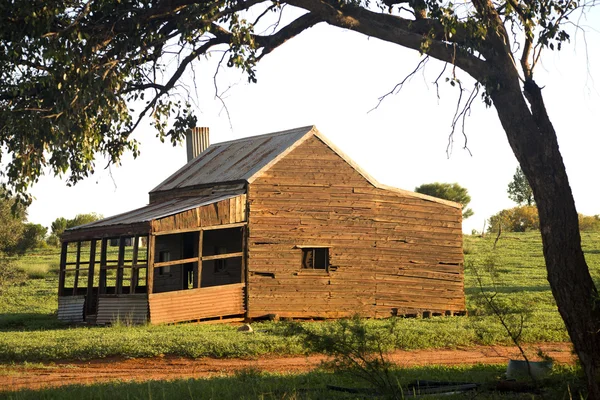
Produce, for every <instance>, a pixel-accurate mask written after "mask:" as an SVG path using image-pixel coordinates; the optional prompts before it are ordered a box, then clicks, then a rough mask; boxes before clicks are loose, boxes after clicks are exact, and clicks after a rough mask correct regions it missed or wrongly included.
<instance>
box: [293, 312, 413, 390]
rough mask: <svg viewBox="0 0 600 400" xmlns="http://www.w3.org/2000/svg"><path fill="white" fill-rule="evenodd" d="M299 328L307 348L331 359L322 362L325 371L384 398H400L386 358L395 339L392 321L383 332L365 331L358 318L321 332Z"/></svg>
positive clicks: (396, 383) (342, 321)
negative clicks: (343, 376)
mask: <svg viewBox="0 0 600 400" xmlns="http://www.w3.org/2000/svg"><path fill="white" fill-rule="evenodd" d="M299 328H300V330H301V331H302V333H303V334H304V337H305V342H306V343H307V347H309V348H312V349H313V350H314V351H316V352H318V353H323V354H327V355H330V356H332V357H333V358H332V360H331V361H327V362H324V366H325V367H326V368H328V369H331V370H332V371H334V372H335V373H341V374H350V375H351V376H353V377H356V378H358V379H360V380H362V381H364V382H366V383H368V384H370V385H371V386H372V387H373V388H374V389H376V390H377V392H378V394H381V395H384V396H386V398H392V399H400V398H403V395H402V388H401V387H400V384H399V382H398V381H397V378H396V377H395V375H394V374H393V373H392V368H393V364H392V363H391V362H390V361H389V360H388V359H387V357H386V353H387V352H389V351H391V350H392V349H393V348H394V343H395V341H396V339H397V337H398V335H399V331H398V329H397V319H396V318H391V319H390V320H389V323H388V325H387V327H386V329H384V330H375V329H369V327H368V326H367V323H366V321H365V320H364V319H362V318H360V317H359V316H358V315H356V316H354V317H353V318H351V319H342V320H338V321H335V322H332V323H330V324H328V325H327V327H326V329H325V330H324V331H321V332H315V331H312V330H309V329H305V328H303V327H302V326H299Z"/></svg>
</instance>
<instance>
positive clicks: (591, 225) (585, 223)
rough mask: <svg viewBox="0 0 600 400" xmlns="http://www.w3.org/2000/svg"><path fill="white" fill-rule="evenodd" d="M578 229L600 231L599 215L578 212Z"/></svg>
mask: <svg viewBox="0 0 600 400" xmlns="http://www.w3.org/2000/svg"><path fill="white" fill-rule="evenodd" d="M579 230H580V231H583V232H600V215H583V214H579Z"/></svg>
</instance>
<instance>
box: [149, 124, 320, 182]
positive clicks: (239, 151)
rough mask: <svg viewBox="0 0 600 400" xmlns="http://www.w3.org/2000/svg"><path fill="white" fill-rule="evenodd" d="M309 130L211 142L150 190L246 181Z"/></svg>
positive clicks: (303, 128)
mask: <svg viewBox="0 0 600 400" xmlns="http://www.w3.org/2000/svg"><path fill="white" fill-rule="evenodd" d="M312 130H316V129H315V127H314V126H305V127H302V128H296V129H290V130H287V131H281V132H275V133H270V134H267V135H261V136H252V137H249V138H245V139H238V140H232V141H229V142H222V143H216V144H213V145H211V146H210V147H209V148H208V149H206V150H205V151H204V152H202V153H201V154H200V155H199V156H198V157H196V158H195V159H193V160H192V161H190V162H189V163H187V164H186V165H184V166H183V167H182V168H180V169H179V171H177V172H175V173H174V174H173V175H171V176H170V177H168V178H167V179H166V180H164V181H163V182H162V183H161V184H160V185H158V186H157V187H155V188H154V189H152V191H151V192H150V193H152V192H159V191H164V190H171V189H177V188H183V187H189V186H199V185H209V184H213V183H221V182H233V181H247V180H248V179H250V178H251V177H252V176H253V175H254V174H256V173H257V172H258V171H260V170H261V169H262V168H264V167H265V166H267V165H268V164H269V163H270V162H272V161H273V160H275V158H277V156H279V155H281V154H282V153H284V152H285V151H286V150H288V149H289V148H290V147H291V146H292V145H293V144H294V143H296V142H297V141H298V140H300V139H302V138H303V137H304V136H305V135H307V134H308V133H310V132H311V131H312Z"/></svg>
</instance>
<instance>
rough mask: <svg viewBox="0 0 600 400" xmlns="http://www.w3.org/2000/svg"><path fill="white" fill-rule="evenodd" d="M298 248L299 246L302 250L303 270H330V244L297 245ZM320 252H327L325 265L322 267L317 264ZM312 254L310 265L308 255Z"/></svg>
mask: <svg viewBox="0 0 600 400" xmlns="http://www.w3.org/2000/svg"><path fill="white" fill-rule="evenodd" d="M296 247H297V248H299V249H300V250H301V251H302V264H301V269H302V270H303V271H325V272H329V267H330V259H331V257H330V254H329V250H330V247H328V246H296ZM318 252H324V253H325V254H324V255H325V265H324V266H323V268H321V267H317V266H316V264H317V262H316V260H317V259H318V254H317V253H318ZM309 254H311V255H312V259H311V260H310V265H308V263H307V257H308V255H309Z"/></svg>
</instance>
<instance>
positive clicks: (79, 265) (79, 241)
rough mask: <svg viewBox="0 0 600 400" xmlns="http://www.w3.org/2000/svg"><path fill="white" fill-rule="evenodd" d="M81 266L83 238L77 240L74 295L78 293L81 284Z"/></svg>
mask: <svg viewBox="0 0 600 400" xmlns="http://www.w3.org/2000/svg"><path fill="white" fill-rule="evenodd" d="M80 267H81V240H78V241H77V256H76V258H75V279H74V280H73V296H76V295H77V286H78V285H79V268H80Z"/></svg>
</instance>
